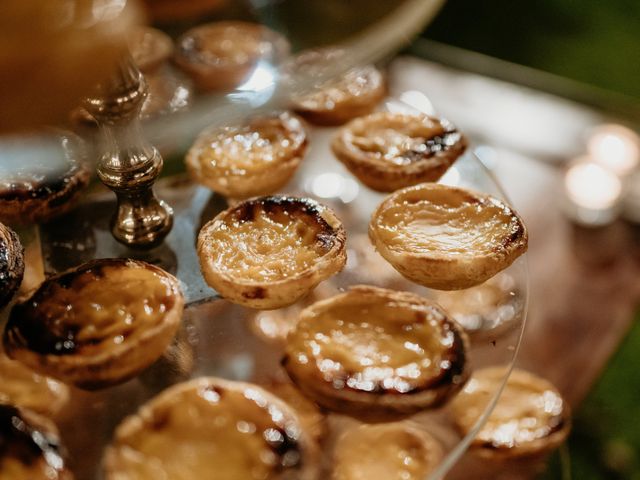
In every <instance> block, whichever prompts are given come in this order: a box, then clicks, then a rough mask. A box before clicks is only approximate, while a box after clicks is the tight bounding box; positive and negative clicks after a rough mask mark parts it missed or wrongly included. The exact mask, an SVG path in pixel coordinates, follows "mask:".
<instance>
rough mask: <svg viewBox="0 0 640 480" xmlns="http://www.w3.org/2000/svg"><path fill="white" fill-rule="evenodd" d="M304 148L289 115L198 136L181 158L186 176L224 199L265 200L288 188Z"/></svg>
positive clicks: (301, 130) (303, 135) (297, 126)
mask: <svg viewBox="0 0 640 480" xmlns="http://www.w3.org/2000/svg"><path fill="white" fill-rule="evenodd" d="M307 145H308V141H307V133H306V131H305V128H304V126H303V125H302V122H301V121H300V119H299V118H298V117H296V116H295V115H291V114H289V113H286V112H285V113H278V114H274V115H264V116H258V117H253V118H251V119H249V120H248V121H247V122H246V123H245V124H242V125H237V126H227V127H222V128H213V129H207V130H205V131H204V132H202V133H201V134H200V135H199V136H198V138H197V139H196V141H195V143H194V144H193V146H192V147H191V148H190V149H189V152H188V153H187V157H186V164H187V170H188V171H189V173H190V174H191V176H192V177H193V178H194V179H195V180H196V181H197V182H199V183H201V184H203V185H205V186H207V187H209V188H211V189H212V190H214V191H216V192H218V193H220V194H221V195H223V196H225V197H230V198H234V199H245V198H250V197H254V196H258V195H268V194H271V193H274V192H276V191H277V190H279V189H280V188H282V187H284V186H285V185H286V184H287V182H289V180H290V179H291V177H292V176H293V174H294V173H295V172H296V170H297V168H298V166H299V165H300V162H301V161H302V158H303V157H304V155H305V153H306V151H307Z"/></svg>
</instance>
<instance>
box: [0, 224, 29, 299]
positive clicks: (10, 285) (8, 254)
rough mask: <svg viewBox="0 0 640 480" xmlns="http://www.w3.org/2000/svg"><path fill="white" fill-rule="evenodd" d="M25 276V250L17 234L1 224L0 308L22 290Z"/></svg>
mask: <svg viewBox="0 0 640 480" xmlns="http://www.w3.org/2000/svg"><path fill="white" fill-rule="evenodd" d="M23 275H24V248H22V244H21V243H20V239H19V238H18V235H16V232H14V231H13V230H11V229H10V228H9V227H5V226H4V225H3V224H2V223H0V308H2V307H4V306H5V305H6V304H7V303H9V301H10V300H11V298H12V297H13V295H14V294H15V293H16V292H17V291H18V288H20V283H21V282H22V277H23Z"/></svg>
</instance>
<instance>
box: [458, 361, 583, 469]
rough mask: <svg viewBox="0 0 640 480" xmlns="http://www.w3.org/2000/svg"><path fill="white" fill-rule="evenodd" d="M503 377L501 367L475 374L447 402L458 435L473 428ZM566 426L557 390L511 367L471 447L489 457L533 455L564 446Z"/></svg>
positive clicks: (566, 413) (566, 417)
mask: <svg viewBox="0 0 640 480" xmlns="http://www.w3.org/2000/svg"><path fill="white" fill-rule="evenodd" d="M507 373H508V372H507V369H506V368H505V367H490V368H485V369H482V370H479V371H477V372H475V373H474V374H473V376H472V377H471V379H470V380H469V382H468V383H467V385H466V386H465V388H464V389H463V390H462V392H460V394H459V395H458V396H457V397H456V398H455V400H454V401H453V402H452V403H451V412H452V415H453V418H454V421H455V423H456V425H457V427H458V429H459V430H460V432H461V433H462V434H463V435H466V434H467V433H468V432H469V431H470V430H471V429H472V428H473V427H474V426H475V424H476V422H477V420H478V419H479V418H480V416H481V414H482V413H483V412H484V410H485V409H486V407H487V405H488V404H489V401H490V400H491V398H492V397H493V395H494V394H495V392H496V391H497V390H498V388H499V387H500V385H501V383H502V381H503V379H504V377H505V375H507ZM570 428H571V416H570V412H569V407H568V405H567V403H566V402H565V401H564V400H563V398H562V396H561V395H560V393H559V392H558V391H557V390H556V388H555V387H554V386H553V385H552V384H551V383H549V382H548V381H547V380H544V379H542V378H540V377H538V376H536V375H533V374H532V373H529V372H526V371H524V370H518V369H515V370H513V372H511V376H510V377H509V378H508V380H507V383H506V386H505V388H504V390H503V392H502V395H501V396H500V398H499V399H498V403H497V405H496V407H495V408H494V410H493V412H491V415H490V416H489V419H488V420H487V422H486V423H485V425H484V426H483V427H482V428H481V429H480V432H479V433H478V435H477V436H476V437H475V439H474V440H473V442H472V443H471V449H472V451H474V452H475V453H477V454H479V455H480V456H483V457H488V458H501V459H507V458H519V457H528V456H538V455H541V454H544V453H547V452H549V451H551V450H553V449H555V448H556V447H558V446H559V445H560V444H561V443H562V442H564V440H565V439H566V438H567V435H568V434H569V430H570Z"/></svg>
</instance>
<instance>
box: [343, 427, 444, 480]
mask: <svg viewBox="0 0 640 480" xmlns="http://www.w3.org/2000/svg"><path fill="white" fill-rule="evenodd" d="M443 457H444V452H443V449H442V446H441V445H440V443H438V441H437V440H436V439H434V438H433V437H432V436H431V435H429V434H428V433H427V432H425V431H423V430H421V429H419V428H418V427H417V426H415V425H413V424H411V423H410V422H395V423H387V424H378V425H360V426H358V427H355V428H352V429H350V430H347V431H346V432H344V433H343V434H342V435H341V436H340V438H339V439H338V441H337V442H336V445H335V453H334V468H333V475H332V477H331V478H332V480H424V479H425V478H427V475H428V474H429V473H430V472H431V471H433V470H434V469H435V468H436V467H437V466H438V465H439V464H440V462H441V461H442V458H443Z"/></svg>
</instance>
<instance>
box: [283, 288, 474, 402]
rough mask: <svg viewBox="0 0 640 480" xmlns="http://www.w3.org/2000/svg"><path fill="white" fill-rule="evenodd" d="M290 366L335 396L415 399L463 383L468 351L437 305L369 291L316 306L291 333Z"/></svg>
mask: <svg viewBox="0 0 640 480" xmlns="http://www.w3.org/2000/svg"><path fill="white" fill-rule="evenodd" d="M286 351H287V362H286V364H287V366H289V365H292V366H293V365H297V366H298V367H293V368H300V369H307V368H308V369H311V370H313V371H314V373H313V375H314V376H315V377H317V379H318V380H319V381H321V382H328V383H331V384H332V385H333V387H334V388H335V389H347V390H353V391H360V392H365V393H367V392H369V393H383V392H396V393H415V392H419V391H421V390H425V389H428V388H436V387H438V386H440V385H445V384H450V383H452V382H453V381H454V377H457V376H459V377H462V376H463V371H464V365H465V347H464V342H463V339H462V338H461V336H460V332H458V330H457V328H456V326H455V324H454V323H453V322H452V321H451V320H450V319H449V318H448V317H447V315H446V313H445V312H444V311H443V310H442V309H441V308H440V307H439V306H438V305H436V304H435V303H432V302H430V301H429V300H426V299H422V298H420V297H418V296H417V295H414V294H410V293H407V292H395V291H392V290H386V289H382V288H376V287H369V286H356V287H351V288H350V289H349V290H348V291H347V292H346V293H344V294H340V295H337V296H335V297H332V298H330V299H327V300H323V301H320V302H317V303H316V304H314V305H312V306H311V307H309V308H307V309H306V310H304V311H303V312H302V314H301V317H300V321H299V322H298V324H297V325H296V328H295V329H294V330H293V331H292V332H291V333H289V336H288V344H287V350H286Z"/></svg>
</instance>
